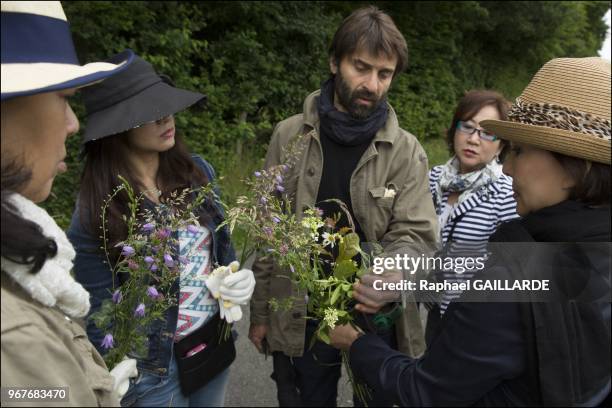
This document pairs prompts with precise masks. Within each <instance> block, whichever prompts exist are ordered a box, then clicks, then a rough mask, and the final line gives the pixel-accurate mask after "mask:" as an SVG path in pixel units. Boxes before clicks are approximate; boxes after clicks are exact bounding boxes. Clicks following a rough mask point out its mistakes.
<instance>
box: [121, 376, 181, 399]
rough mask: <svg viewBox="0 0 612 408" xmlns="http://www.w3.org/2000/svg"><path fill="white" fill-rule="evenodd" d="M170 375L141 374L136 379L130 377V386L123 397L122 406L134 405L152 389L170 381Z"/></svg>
mask: <svg viewBox="0 0 612 408" xmlns="http://www.w3.org/2000/svg"><path fill="white" fill-rule="evenodd" d="M169 380H170V378H169V377H163V378H162V377H160V376H157V375H153V374H148V373H146V374H141V375H139V376H138V377H137V379H136V380H134V379H130V387H129V388H128V390H127V392H126V393H125V395H124V396H123V399H121V406H122V407H129V406H132V405H134V404H135V403H136V401H138V400H139V399H141V398H143V397H145V396H146V395H147V394H149V393H151V392H152V391H154V390H156V389H159V388H161V387H163V386H164V385H165V384H166V383H168V381H169Z"/></svg>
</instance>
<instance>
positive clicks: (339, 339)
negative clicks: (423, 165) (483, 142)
mask: <svg viewBox="0 0 612 408" xmlns="http://www.w3.org/2000/svg"><path fill="white" fill-rule="evenodd" d="M480 125H481V126H482V127H483V128H484V129H486V130H487V131H488V132H491V133H494V134H496V135H498V136H499V137H500V138H501V139H503V140H507V141H509V142H510V143H511V154H510V157H509V158H507V159H506V161H505V163H504V168H503V171H504V172H505V173H506V174H508V175H509V176H511V177H512V178H513V189H514V191H515V198H516V201H517V212H518V213H519V215H521V217H522V218H521V219H520V220H515V221H511V222H508V223H506V224H503V225H502V226H501V227H500V228H499V229H498V230H497V231H496V232H495V233H494V234H493V235H492V236H491V238H490V246H489V249H493V250H492V252H491V256H490V258H489V259H488V261H487V263H486V265H485V268H484V269H483V270H482V271H481V273H477V274H476V276H475V277H474V281H473V282H476V280H480V282H485V281H488V282H490V283H492V282H493V281H499V282H507V284H510V285H513V283H515V282H517V281H519V282H523V281H525V280H531V281H533V282H536V281H538V282H547V284H548V288H549V289H548V290H547V291H540V292H538V291H536V290H525V291H523V292H521V291H506V292H504V291H488V292H477V291H475V290H467V291H464V292H463V294H462V296H461V297H460V298H459V299H456V300H455V301H453V302H452V303H451V304H450V306H449V308H448V309H447V311H446V313H445V314H444V317H443V319H442V322H441V324H440V327H439V328H438V332H437V333H436V334H434V335H433V336H432V338H431V339H430V341H429V343H428V350H427V352H426V353H425V355H424V356H423V357H421V358H419V359H412V358H409V357H408V356H405V355H402V354H400V353H399V352H397V351H393V350H391V349H389V348H388V347H387V346H386V345H385V344H384V343H383V342H381V341H380V340H379V339H377V338H376V337H375V336H373V335H371V334H361V333H358V332H357V331H356V330H355V329H353V328H352V327H351V326H341V327H338V328H336V329H335V331H334V332H333V333H332V335H331V338H332V343H333V344H334V345H335V346H336V347H338V348H342V349H345V350H349V353H350V361H351V366H352V368H353V372H354V373H355V375H359V376H362V378H365V379H367V382H368V384H369V385H370V386H371V387H374V388H376V389H378V390H379V391H383V392H385V393H386V394H387V395H389V396H390V397H392V399H394V400H395V402H396V403H398V404H399V405H423V406H438V405H443V406H446V405H472V404H476V405H485V406H490V405H545V406H549V405H563V406H566V405H569V406H575V405H580V406H597V405H606V406H607V405H609V401H608V403H606V400H609V394H610V343H611V339H610V154H611V149H610V63H609V62H607V61H605V60H603V59H601V58H558V59H553V60H551V61H549V62H548V63H546V64H545V65H544V66H543V67H542V68H541V69H540V71H538V73H537V74H536V75H535V76H534V78H533V79H532V81H531V82H530V83H529V85H528V86H527V88H525V90H524V91H523V93H522V94H521V96H520V97H519V98H518V99H517V100H516V102H515V103H514V105H513V106H512V108H511V109H510V112H509V113H508V120H484V121H482V122H481V123H480ZM473 289H475V287H474V288H473Z"/></svg>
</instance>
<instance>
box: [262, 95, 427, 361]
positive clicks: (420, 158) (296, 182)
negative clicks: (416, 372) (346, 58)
mask: <svg viewBox="0 0 612 408" xmlns="http://www.w3.org/2000/svg"><path fill="white" fill-rule="evenodd" d="M319 94H320V91H316V92H313V93H312V94H310V95H309V96H308V97H307V98H306V100H305V102H304V113H302V114H299V115H295V116H292V117H290V118H289V119H286V120H284V121H282V122H280V123H279V124H278V125H277V126H276V128H275V129H274V132H273V134H272V139H271V141H270V145H269V147H268V153H267V156H266V164H265V166H266V168H269V167H271V166H275V165H278V164H282V163H284V162H285V151H284V150H283V148H284V147H285V146H287V144H288V143H289V142H290V141H291V140H293V139H294V137H296V136H299V135H302V136H303V137H302V138H301V141H300V143H303V144H304V146H303V149H302V150H301V152H300V155H299V158H298V160H297V162H296V164H295V165H294V166H291V167H290V169H289V170H288V171H287V173H288V174H286V175H285V177H284V179H285V181H284V183H283V186H284V188H285V191H286V192H287V194H289V196H290V197H293V202H292V205H293V210H294V211H296V212H297V215H298V217H301V214H302V212H303V210H304V209H306V208H308V207H309V206H314V205H315V202H316V198H317V193H318V189H319V185H320V182H321V173H322V171H323V152H322V148H321V143H320V141H319V117H318V112H317V100H318V97H319ZM341 159H342V158H341V157H339V158H338V160H341ZM427 172H428V165H427V156H426V155H425V152H424V150H423V148H422V147H421V145H420V144H419V142H418V141H417V139H416V137H414V136H413V135H411V134H410V133H408V132H406V131H404V130H403V129H401V128H400V127H399V124H398V121H397V116H396V115H395V112H394V111H393V109H392V108H391V106H389V116H388V119H387V122H386V124H385V126H384V127H383V128H382V129H380V130H379V131H378V132H377V133H376V136H375V137H374V139H373V140H372V142H371V144H370V146H369V147H368V148H367V149H366V151H365V153H364V154H363V156H362V157H361V160H360V161H359V163H358V164H357V167H356V168H355V170H354V172H353V174H352V176H351V182H350V194H351V202H352V206H353V212H354V215H355V218H356V219H357V221H358V222H359V225H360V226H361V228H362V230H363V233H364V234H365V237H366V239H367V241H368V242H378V243H380V244H381V245H382V246H383V248H384V252H385V255H391V254H394V253H402V252H403V251H404V250H405V248H406V247H407V246H409V245H411V244H412V243H422V242H430V243H431V242H434V241H435V240H436V231H437V217H436V213H435V210H434V207H433V201H432V198H431V193H430V192H429V188H428V178H427ZM386 189H388V190H389V189H393V190H395V191H396V194H395V196H394V197H390V196H389V194H387V196H386V197H385V190H386ZM253 272H254V274H255V278H256V281H257V284H256V286H255V292H254V294H253V298H252V300H251V323H252V324H267V325H268V326H269V328H268V332H267V335H266V338H267V341H268V344H269V346H270V351H282V352H284V353H285V354H286V355H288V356H301V355H302V353H303V350H304V341H305V339H304V332H305V326H306V319H305V318H304V317H305V316H306V303H305V297H304V295H305V294H304V293H298V292H297V288H296V287H295V285H293V284H292V283H291V282H290V280H289V279H287V277H288V271H284V270H282V269H281V268H279V267H278V265H276V264H275V263H274V262H272V260H271V259H270V258H268V257H262V258H259V259H257V260H256V261H255V263H254V264H253ZM288 297H292V298H293V299H295V301H294V302H293V308H292V309H291V310H279V311H272V310H270V308H269V304H268V301H269V299H270V298H277V299H284V298H288ZM397 324H398V326H397V330H396V332H397V334H398V346H399V349H400V350H401V351H402V352H404V353H406V354H408V355H411V356H418V355H420V354H421V353H422V352H423V351H424V348H425V343H424V336H423V328H422V324H421V321H420V319H419V313H418V309H417V306H416V304H415V303H414V302H408V303H407V304H406V309H405V311H404V314H403V316H402V318H400V319H399V320H398V322H397Z"/></svg>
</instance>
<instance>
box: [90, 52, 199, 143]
mask: <svg viewBox="0 0 612 408" xmlns="http://www.w3.org/2000/svg"><path fill="white" fill-rule="evenodd" d="M126 52H128V51H124V52H122V53H120V54H117V55H115V56H113V57H111V58H110V59H108V60H107V61H108V62H110V63H115V62H116V61H121V60H123V59H125V53H126ZM82 95H83V101H84V102H85V109H86V110H87V118H86V120H87V122H86V126H85V136H84V139H83V143H87V142H89V141H92V140H97V139H101V138H103V137H106V136H111V135H115V134H118V133H123V132H125V131H127V130H130V129H133V128H136V127H139V126H142V125H144V124H147V123H150V122H155V121H157V120H160V119H162V118H164V117H166V116H169V115H174V114H175V113H177V112H180V111H182V110H184V109H187V108H188V107H190V106H191V105H193V104H194V103H196V102H198V101H200V100H202V99H204V98H206V96H205V95H203V94H201V93H198V92H191V91H187V90H184V89H179V88H176V87H174V86H173V84H172V82H171V81H170V80H169V79H168V78H167V77H165V76H161V75H159V74H158V73H157V72H155V69H154V68H153V66H152V65H151V64H150V63H148V62H147V61H145V60H143V59H142V58H140V57H139V56H138V55H135V56H134V60H133V62H132V64H131V65H130V66H129V67H128V68H127V69H126V70H124V71H123V72H121V73H120V74H118V75H115V76H113V77H112V78H109V79H108V80H106V81H104V82H100V83H99V84H95V85H93V86H90V87H88V88H86V89H84V90H83V92H82Z"/></svg>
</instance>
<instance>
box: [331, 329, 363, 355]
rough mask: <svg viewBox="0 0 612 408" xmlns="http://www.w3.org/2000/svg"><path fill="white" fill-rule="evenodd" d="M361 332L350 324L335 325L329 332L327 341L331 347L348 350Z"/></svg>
mask: <svg viewBox="0 0 612 408" xmlns="http://www.w3.org/2000/svg"><path fill="white" fill-rule="evenodd" d="M361 334H363V333H359V332H358V331H357V330H356V329H355V328H354V327H353V326H351V325H350V324H344V325H342V326H336V327H334V328H333V330H331V331H330V332H329V340H330V341H329V342H330V344H331V345H332V347H335V348H337V349H340V350H345V351H346V350H348V349H350V348H351V345H352V344H353V342H354V341H355V340H357V337H359V336H360V335H361Z"/></svg>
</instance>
